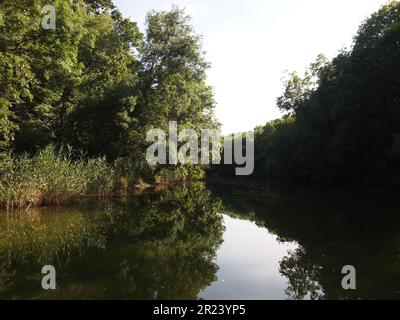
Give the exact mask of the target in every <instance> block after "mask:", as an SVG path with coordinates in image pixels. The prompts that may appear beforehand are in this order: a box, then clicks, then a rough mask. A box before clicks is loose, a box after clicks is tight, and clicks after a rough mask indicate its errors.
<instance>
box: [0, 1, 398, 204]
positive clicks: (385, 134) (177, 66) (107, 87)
mask: <svg viewBox="0 0 400 320" xmlns="http://www.w3.org/2000/svg"><path fill="white" fill-rule="evenodd" d="M45 5H46V3H45V1H42V0H19V1H12V0H3V1H1V2H0V28H1V33H0V161H1V167H0V206H1V207H7V208H9V207H27V206H36V205H41V204H61V203H65V202H68V201H69V200H70V199H72V198H76V197H79V196H82V195H98V196H105V195H110V194H123V193H126V192H127V190H129V189H130V188H132V187H135V186H137V185H138V183H139V181H142V180H143V179H144V180H146V179H148V178H149V177H151V178H152V179H154V177H157V179H158V180H160V179H161V180H163V179H175V180H177V179H186V178H188V177H189V178H203V177H204V167H200V166H191V165H188V166H151V165H149V164H148V163H147V162H146V160H145V155H146V148H147V147H148V143H147V142H146V132H148V131H149V130H150V129H152V128H161V129H163V130H165V131H167V130H168V124H169V122H170V121H177V122H178V123H179V128H180V130H181V129H194V130H195V131H197V132H200V130H201V129H202V128H208V129H212V128H214V129H218V128H220V124H219V123H218V120H217V119H216V117H215V115H214V109H215V106H216V101H215V98H214V93H213V88H212V87H210V86H209V85H208V84H207V70H208V68H209V67H210V65H209V63H208V62H207V60H206V58H205V53H204V52H203V50H202V44H201V37H200V36H199V35H198V34H196V32H195V31H194V30H193V28H192V26H191V22H190V17H189V16H187V15H186V14H185V11H184V10H181V9H179V8H173V9H171V10H170V11H151V12H149V13H148V15H147V18H146V27H145V30H139V27H138V24H137V23H136V22H134V21H132V20H130V19H127V18H124V17H123V16H122V14H121V12H120V11H119V10H118V8H116V7H115V5H114V4H113V3H112V1H111V0H78V1H73V2H69V1H64V0H55V1H53V5H54V8H55V12H56V14H57V26H56V29H55V30H46V29H44V28H42V25H41V23H42V20H43V7H44V6H45ZM266 58H267V57H266ZM284 87H285V89H284V91H283V93H282V95H281V96H280V97H278V98H277V106H278V107H279V109H280V110H281V111H282V113H283V117H282V118H281V119H277V120H274V121H271V122H268V123H267V124H265V125H264V126H260V127H257V128H255V176H257V177H258V178H261V179H262V180H263V181H264V182H265V184H271V185H273V184H277V185H287V184H328V185H337V184H360V185H371V184H373V185H390V186H394V185H399V184H400V166H399V165H400V163H399V160H400V3H399V2H398V1H392V2H390V3H388V4H387V5H385V6H383V7H382V8H381V9H380V10H379V11H378V12H376V13H374V14H373V15H372V16H370V17H369V18H368V19H367V20H365V22H364V23H363V24H362V25H361V26H360V28H359V30H358V33H357V34H356V35H355V37H354V43H353V45H352V47H351V48H350V49H342V50H341V51H340V52H339V54H338V55H337V56H336V57H335V58H334V59H332V60H328V59H327V58H326V57H325V56H323V55H320V56H318V58H317V60H316V61H315V62H314V63H312V64H311V66H310V67H309V68H308V69H307V70H306V71H305V72H304V74H298V73H292V74H290V76H289V77H288V78H287V79H286V80H285V83H284ZM249 94H250V93H249ZM268 107H271V106H265V108H268ZM245 112H246V111H245V106H243V116H245ZM228 167H229V166H228ZM216 171H217V175H219V176H225V175H229V174H230V172H231V170H229V168H228V169H227V167H224V166H219V167H218V168H216ZM157 179H156V180H157Z"/></svg>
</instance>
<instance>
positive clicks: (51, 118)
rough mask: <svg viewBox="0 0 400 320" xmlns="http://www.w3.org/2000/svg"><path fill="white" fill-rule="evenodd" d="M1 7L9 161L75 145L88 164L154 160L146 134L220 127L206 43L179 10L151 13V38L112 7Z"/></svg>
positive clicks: (86, 0) (0, 103)
mask: <svg viewBox="0 0 400 320" xmlns="http://www.w3.org/2000/svg"><path fill="white" fill-rule="evenodd" d="M47 2H48V1H41V0H19V1H13V0H5V1H2V2H1V4H0V27H1V33H0V155H1V157H2V158H7V157H9V156H10V155H11V154H22V153H26V152H27V153H29V154H35V153H36V152H37V151H38V150H41V149H42V148H44V147H45V146H47V145H49V144H54V145H56V146H58V145H69V146H72V147H74V148H75V149H79V150H82V151H84V152H85V153H86V154H87V157H98V156H105V157H106V158H107V160H108V161H114V160H116V159H119V158H128V157H129V158H134V159H136V160H137V161H144V155H145V147H146V146H147V144H146V141H145V139H146V132H147V130H149V129H150V128H152V127H155V128H161V129H167V128H168V121H172V120H175V121H178V122H179V124H180V125H181V126H182V127H187V128H193V129H198V128H204V127H206V128H208V127H214V126H217V123H216V121H215V120H214V116H213V108H214V98H213V93H212V90H211V88H210V87H209V86H207V85H206V83H205V78H206V73H205V72H206V69H207V68H208V66H209V65H208V63H207V62H206V61H205V59H204V56H203V52H202V50H201V41H200V37H199V36H198V35H196V34H195V33H194V31H193V30H192V27H191V25H190V21H189V18H188V17H187V16H186V15H185V13H184V12H183V11H181V10H179V9H177V8H176V9H172V10H171V11H168V12H155V11H153V12H150V13H149V14H148V16H147V20H146V21H147V23H146V30H145V32H144V33H141V31H140V30H139V28H138V26H137V24H136V23H135V22H133V21H131V20H129V19H125V18H123V17H122V15H121V13H120V12H119V11H118V9H117V8H116V7H115V6H114V5H113V3H112V1H111V0H78V1H73V3H71V2H70V1H65V0H55V1H52V5H53V6H54V8H55V13H56V29H55V30H45V29H43V28H42V20H43V18H44V17H45V14H44V13H43V12H42V9H43V7H44V6H45V5H46V4H48V3H47Z"/></svg>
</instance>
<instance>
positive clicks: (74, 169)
mask: <svg viewBox="0 0 400 320" xmlns="http://www.w3.org/2000/svg"><path fill="white" fill-rule="evenodd" d="M137 168H138V165H136V164H135V162H134V161H129V160H120V161H118V162H116V163H115V164H109V163H108V162H107V161H106V159H105V158H97V159H85V158H84V157H83V156H77V155H76V154H74V151H73V150H71V149H68V150H63V149H61V150H57V149H56V148H55V147H54V146H51V145H50V146H48V147H46V148H45V149H43V150H42V151H40V152H39V153H38V154H37V155H36V156H34V157H29V156H27V155H22V156H18V157H14V158H12V159H10V160H6V161H4V162H2V166H1V168H0V207H3V208H7V209H10V208H26V207H30V206H39V205H61V204H66V203H67V202H69V201H72V200H75V199H79V198H81V197H85V196H98V197H104V196H108V195H113V194H116V193H119V194H121V193H124V192H126V191H127V189H128V188H129V187H130V186H131V185H132V184H133V183H134V181H135V180H136V179H137V176H138V172H135V171H134V170H136V169H137Z"/></svg>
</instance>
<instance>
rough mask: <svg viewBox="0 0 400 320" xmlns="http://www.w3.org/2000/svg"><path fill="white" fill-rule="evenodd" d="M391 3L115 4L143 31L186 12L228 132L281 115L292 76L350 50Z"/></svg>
mask: <svg viewBox="0 0 400 320" xmlns="http://www.w3.org/2000/svg"><path fill="white" fill-rule="evenodd" d="M386 2H387V1H386V0H114V3H115V4H116V5H117V7H118V8H119V9H120V10H121V12H122V13H123V15H124V16H125V17H130V18H132V19H133V20H135V21H137V22H138V23H139V27H140V28H141V30H142V31H144V30H145V17H146V13H147V12H148V11H149V10H151V9H155V10H168V9H171V7H172V6H173V5H177V6H179V7H180V8H185V9H186V12H187V13H188V14H189V15H191V16H192V18H193V19H192V25H193V27H194V29H195V31H196V33H198V34H201V35H202V36H203V50H204V51H205V52H206V59H207V60H208V61H209V62H210V63H211V68H210V70H208V80H207V82H208V84H209V85H211V86H213V87H214V92H215V99H216V102H217V107H216V116H217V119H218V120H219V122H220V123H221V124H222V131H223V133H224V134H229V133H233V132H244V131H249V130H253V129H254V128H255V127H256V126H258V125H264V124H265V123H266V122H267V121H270V120H273V119H277V118H279V117H280V116H281V114H280V112H279V110H278V108H277V107H276V98H277V97H278V96H279V95H280V94H281V93H282V90H283V86H282V79H283V78H284V77H285V75H286V74H287V73H288V72H292V71H297V72H303V71H304V70H305V68H306V67H308V66H309V65H310V64H311V63H312V62H313V61H315V58H316V57H317V56H318V54H320V53H323V54H325V55H326V56H327V57H328V58H333V57H334V56H335V55H336V54H337V53H338V51H339V50H340V49H343V48H350V47H351V44H352V41H353V37H354V35H355V34H356V32H357V29H358V27H359V25H360V24H361V23H362V22H363V21H364V20H365V19H366V18H367V17H368V16H369V15H370V14H372V13H373V12H375V11H377V10H378V9H379V8H380V7H381V6H382V5H383V4H385V3H386Z"/></svg>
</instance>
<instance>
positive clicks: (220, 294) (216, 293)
mask: <svg viewBox="0 0 400 320" xmlns="http://www.w3.org/2000/svg"><path fill="white" fill-rule="evenodd" d="M224 224H225V226H226V231H225V233H224V242H223V244H222V246H221V248H220V249H219V250H218V252H217V260H216V263H217V265H218V266H219V267H220V268H219V270H218V273H217V279H218V281H216V282H215V283H214V284H213V285H212V286H210V287H209V288H207V289H206V290H205V291H204V292H202V293H200V296H201V297H203V298H205V299H228V300H230V299H232V300H241V299H254V300H269V299H285V298H286V296H285V288H286V286H287V279H286V278H285V277H284V276H283V275H282V274H280V273H279V262H280V261H281V260H282V258H283V257H284V256H285V255H286V254H288V251H290V250H295V249H296V248H297V244H296V243H280V242H279V241H278V240H277V237H276V236H275V235H273V234H271V233H269V232H268V230H267V229H265V228H263V227H260V226H257V225H256V223H254V222H253V221H248V220H243V219H239V218H234V217H230V216H227V215H224Z"/></svg>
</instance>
